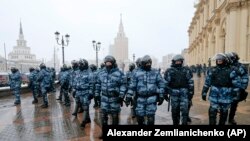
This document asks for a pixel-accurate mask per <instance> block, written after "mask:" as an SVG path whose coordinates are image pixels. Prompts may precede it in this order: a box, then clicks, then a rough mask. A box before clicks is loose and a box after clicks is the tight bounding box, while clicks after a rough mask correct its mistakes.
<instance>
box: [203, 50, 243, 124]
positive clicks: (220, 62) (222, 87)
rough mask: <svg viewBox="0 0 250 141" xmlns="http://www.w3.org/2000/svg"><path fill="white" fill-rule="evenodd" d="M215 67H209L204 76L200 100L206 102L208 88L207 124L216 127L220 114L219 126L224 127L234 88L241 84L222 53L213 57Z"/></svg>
mask: <svg viewBox="0 0 250 141" xmlns="http://www.w3.org/2000/svg"><path fill="white" fill-rule="evenodd" d="M214 59H215V61H216V66H215V67H211V68H210V69H209V70H208V72H207V76H206V80H205V83H204V86H203V89H202V99H203V100H204V101H206V96H207V92H208V90H209V88H210V93H209V101H210V107H209V110H208V113H209V124H210V125H216V117H217V114H218V113H220V118H219V125H225V122H226V120H227V116H228V110H229V108H230V105H231V103H232V101H233V98H234V97H235V93H233V89H234V88H239V87H240V85H241V83H240V81H239V79H238V77H237V74H236V72H235V70H234V69H232V67H230V66H229V65H228V59H227V57H226V56H225V54H223V53H218V54H216V55H215V57H214Z"/></svg>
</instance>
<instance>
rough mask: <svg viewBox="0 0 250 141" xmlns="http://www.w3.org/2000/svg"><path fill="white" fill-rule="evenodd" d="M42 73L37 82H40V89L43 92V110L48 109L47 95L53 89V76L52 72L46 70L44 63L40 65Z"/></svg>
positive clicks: (39, 74)
mask: <svg viewBox="0 0 250 141" xmlns="http://www.w3.org/2000/svg"><path fill="white" fill-rule="evenodd" d="M39 67H40V72H39V73H38V77H37V81H38V82H40V87H41V91H42V97H43V104H42V105H41V107H42V108H48V96H47V93H48V91H49V90H50V88H51V81H52V78H51V75H50V72H49V71H48V70H47V69H46V65H45V64H44V63H41V64H40V66H39Z"/></svg>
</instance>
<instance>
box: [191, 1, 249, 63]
mask: <svg viewBox="0 0 250 141" xmlns="http://www.w3.org/2000/svg"><path fill="white" fill-rule="evenodd" d="M188 33H189V48H188V56H189V57H188V58H189V61H188V65H195V64H204V63H205V64H207V65H208V61H209V60H210V59H212V58H213V56H214V55H215V54H217V53H226V52H231V51H234V52H237V53H238V54H239V56H240V61H241V62H243V63H250V0H199V2H198V3H197V4H196V11H195V14H194V17H193V19H192V22H191V24H190V26H189V30H188Z"/></svg>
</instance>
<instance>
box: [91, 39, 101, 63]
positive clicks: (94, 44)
mask: <svg viewBox="0 0 250 141" xmlns="http://www.w3.org/2000/svg"><path fill="white" fill-rule="evenodd" d="M92 43H93V49H94V50H95V51H96V67H97V68H98V51H100V48H101V42H97V43H96V41H95V40H93V41H92Z"/></svg>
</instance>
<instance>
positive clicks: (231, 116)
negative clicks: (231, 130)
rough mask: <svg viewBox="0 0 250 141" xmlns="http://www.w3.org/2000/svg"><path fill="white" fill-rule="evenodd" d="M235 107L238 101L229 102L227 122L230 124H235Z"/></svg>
mask: <svg viewBox="0 0 250 141" xmlns="http://www.w3.org/2000/svg"><path fill="white" fill-rule="evenodd" d="M237 107H238V102H233V103H232V104H231V107H230V111H229V117H228V123H229V124H230V125H237V122H236V121H235V119H234V116H235V113H236V110H237Z"/></svg>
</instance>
